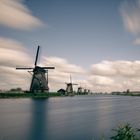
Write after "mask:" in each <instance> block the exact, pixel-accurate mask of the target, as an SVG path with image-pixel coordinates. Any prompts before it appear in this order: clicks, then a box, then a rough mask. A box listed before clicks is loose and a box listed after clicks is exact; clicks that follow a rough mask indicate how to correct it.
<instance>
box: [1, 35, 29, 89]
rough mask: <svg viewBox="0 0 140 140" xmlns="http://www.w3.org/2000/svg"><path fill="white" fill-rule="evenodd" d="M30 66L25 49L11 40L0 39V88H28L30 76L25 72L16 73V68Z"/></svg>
mask: <svg viewBox="0 0 140 140" xmlns="http://www.w3.org/2000/svg"><path fill="white" fill-rule="evenodd" d="M27 62H28V64H29V65H30V64H31V58H30V57H29V55H28V53H27V50H26V49H25V47H24V46H23V45H22V44H21V43H19V42H17V41H15V40H12V39H8V38H2V37H0V81H1V82H0V88H1V89H10V88H14V87H22V88H24V89H26V88H29V82H30V75H29V74H28V73H27V71H17V70H16V66H26V65H27Z"/></svg>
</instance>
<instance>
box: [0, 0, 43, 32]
mask: <svg viewBox="0 0 140 140" xmlns="http://www.w3.org/2000/svg"><path fill="white" fill-rule="evenodd" d="M0 24H1V25H4V26H7V27H11V28H15V29H21V30H29V29H32V28H34V27H40V26H42V25H43V23H42V22H41V21H40V20H39V19H38V18H36V17H34V16H33V15H32V14H31V11H30V10H29V9H28V8H27V7H26V6H25V5H24V4H23V3H22V1H21V0H0Z"/></svg>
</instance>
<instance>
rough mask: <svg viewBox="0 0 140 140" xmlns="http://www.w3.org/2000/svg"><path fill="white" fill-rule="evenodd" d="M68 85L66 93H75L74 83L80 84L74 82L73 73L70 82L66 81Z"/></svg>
mask: <svg viewBox="0 0 140 140" xmlns="http://www.w3.org/2000/svg"><path fill="white" fill-rule="evenodd" d="M66 85H67V87H66V93H67V94H68V95H71V94H73V85H78V84H74V83H72V79H71V75H70V82H69V83H66Z"/></svg>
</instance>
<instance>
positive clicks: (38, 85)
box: [16, 46, 55, 93]
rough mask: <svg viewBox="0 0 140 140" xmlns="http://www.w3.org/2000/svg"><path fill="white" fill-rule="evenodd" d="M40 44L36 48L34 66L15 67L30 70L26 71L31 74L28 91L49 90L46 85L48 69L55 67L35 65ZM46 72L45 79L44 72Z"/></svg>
mask: <svg viewBox="0 0 140 140" xmlns="http://www.w3.org/2000/svg"><path fill="white" fill-rule="evenodd" d="M39 50H40V46H38V48H37V53H36V58H35V63H34V68H31V67H28V68H26V67H22V68H21V67H20V68H16V69H17V70H31V71H28V72H30V73H31V74H32V81H31V85H30V92H31V93H35V92H49V86H48V69H55V67H40V66H38V65H37V61H38V54H39ZM46 73H47V79H46V76H45V74H46Z"/></svg>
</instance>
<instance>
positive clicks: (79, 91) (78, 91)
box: [77, 86, 83, 94]
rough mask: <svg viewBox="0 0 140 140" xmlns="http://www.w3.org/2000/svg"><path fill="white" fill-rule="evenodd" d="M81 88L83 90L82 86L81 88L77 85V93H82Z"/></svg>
mask: <svg viewBox="0 0 140 140" xmlns="http://www.w3.org/2000/svg"><path fill="white" fill-rule="evenodd" d="M82 90H83V88H82V87H81V86H80V87H78V90H77V93H78V94H82Z"/></svg>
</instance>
